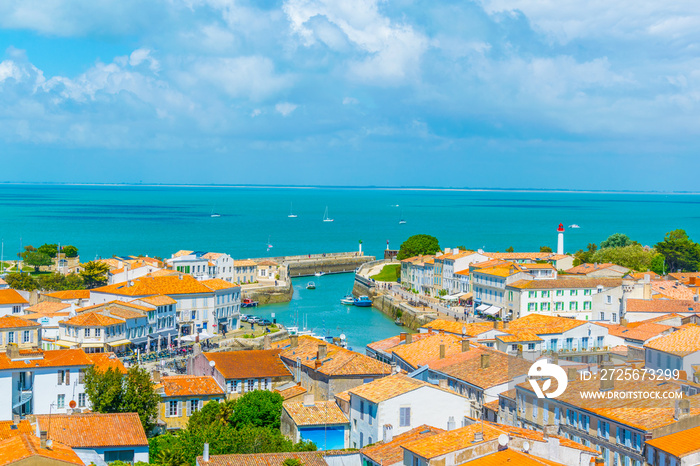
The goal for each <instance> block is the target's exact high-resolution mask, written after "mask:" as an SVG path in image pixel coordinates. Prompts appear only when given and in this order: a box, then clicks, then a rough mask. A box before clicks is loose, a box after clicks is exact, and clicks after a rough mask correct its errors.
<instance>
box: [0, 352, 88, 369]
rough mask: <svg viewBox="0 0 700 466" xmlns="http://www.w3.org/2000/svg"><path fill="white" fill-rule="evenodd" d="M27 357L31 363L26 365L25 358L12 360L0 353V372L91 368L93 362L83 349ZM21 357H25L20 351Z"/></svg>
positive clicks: (37, 353) (5, 354)
mask: <svg viewBox="0 0 700 466" xmlns="http://www.w3.org/2000/svg"><path fill="white" fill-rule="evenodd" d="M25 354H27V356H26V358H27V359H26V360H28V361H29V363H25V362H24V361H25V358H20V359H17V360H11V359H10V358H9V357H8V356H7V353H0V370H5V369H23V368H26V369H31V368H34V367H62V366H90V365H91V364H92V362H91V361H90V359H88V357H87V355H86V354H85V352H83V350H81V349H62V350H49V351H41V350H39V351H37V352H34V354H32V355H29V354H28V353H25ZM20 356H23V353H22V351H20Z"/></svg>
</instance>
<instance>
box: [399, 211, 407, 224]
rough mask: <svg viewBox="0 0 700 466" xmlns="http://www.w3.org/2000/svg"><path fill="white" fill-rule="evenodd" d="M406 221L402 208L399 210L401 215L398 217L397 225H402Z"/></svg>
mask: <svg viewBox="0 0 700 466" xmlns="http://www.w3.org/2000/svg"><path fill="white" fill-rule="evenodd" d="M404 223H406V220H404V219H403V210H402V211H401V217H399V225H403V224H404Z"/></svg>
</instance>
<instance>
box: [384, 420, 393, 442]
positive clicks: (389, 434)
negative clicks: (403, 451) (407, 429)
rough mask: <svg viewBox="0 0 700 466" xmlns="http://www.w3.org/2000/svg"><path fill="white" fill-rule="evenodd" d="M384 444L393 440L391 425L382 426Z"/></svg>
mask: <svg viewBox="0 0 700 466" xmlns="http://www.w3.org/2000/svg"><path fill="white" fill-rule="evenodd" d="M383 434H384V435H383V437H384V438H383V440H384V443H389V442H391V441H392V440H393V439H394V427H393V426H392V425H391V424H384V428H383Z"/></svg>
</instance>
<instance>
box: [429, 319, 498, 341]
mask: <svg viewBox="0 0 700 466" xmlns="http://www.w3.org/2000/svg"><path fill="white" fill-rule="evenodd" d="M502 327H503V325H502V324H500V323H499V328H502ZM421 328H422V329H432V330H433V331H438V332H439V331H440V330H444V331H445V332H447V333H451V334H453V335H463V334H464V335H466V336H468V337H475V336H477V335H481V334H482V333H484V332H488V331H489V330H493V328H494V326H493V322H473V323H470V324H467V323H464V322H455V321H454V320H447V319H435V320H433V321H431V322H429V323H427V324H425V325H423V327H421Z"/></svg>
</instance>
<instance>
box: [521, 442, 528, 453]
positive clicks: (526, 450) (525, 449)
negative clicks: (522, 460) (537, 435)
mask: <svg viewBox="0 0 700 466" xmlns="http://www.w3.org/2000/svg"><path fill="white" fill-rule="evenodd" d="M523 451H524V452H528V451H530V442H523Z"/></svg>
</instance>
